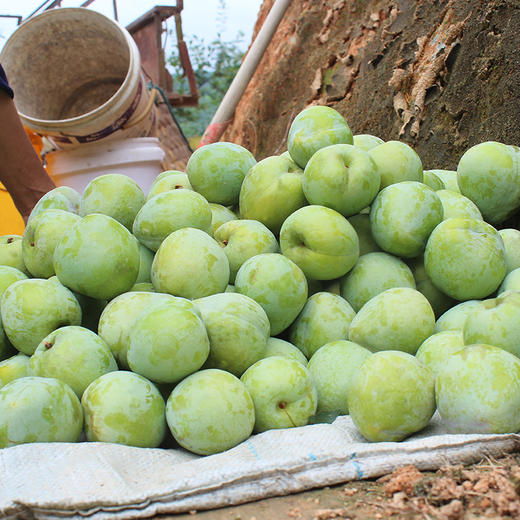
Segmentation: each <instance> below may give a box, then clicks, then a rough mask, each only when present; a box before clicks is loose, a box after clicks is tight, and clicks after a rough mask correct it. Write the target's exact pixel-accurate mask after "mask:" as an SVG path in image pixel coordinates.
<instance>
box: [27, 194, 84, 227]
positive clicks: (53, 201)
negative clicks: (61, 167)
mask: <svg viewBox="0 0 520 520" xmlns="http://www.w3.org/2000/svg"><path fill="white" fill-rule="evenodd" d="M80 202H81V195H80V194H79V193H78V192H77V191H76V190H75V189H74V188H71V187H70V186H58V187H57V188H54V189H53V190H51V191H49V192H47V193H46V194H45V195H44V196H43V197H42V198H41V199H40V200H39V201H38V202H37V203H36V206H34V208H33V210H32V211H31V214H30V216H29V220H28V221H27V223H29V222H30V221H31V219H32V218H34V217H35V216H36V215H38V213H40V212H42V211H44V210H46V209H62V210H64V211H70V212H71V213H76V214H78V213H79V206H80Z"/></svg>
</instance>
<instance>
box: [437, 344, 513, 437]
mask: <svg viewBox="0 0 520 520" xmlns="http://www.w3.org/2000/svg"><path fill="white" fill-rule="evenodd" d="M435 394H436V396H437V407H438V409H439V413H440V416H441V419H442V422H443V423H444V424H445V425H446V428H447V429H448V431H449V432H450V433H516V432H517V431H519V430H520V414H518V410H519V409H520V360H519V359H518V358H517V357H516V356H514V355H513V354H510V353H509V352H506V351H505V350H503V349H501V348H498V347H495V346H490V345H482V344H476V345H469V346H467V347H466V348H464V349H463V350H461V351H459V352H456V353H454V354H452V355H451V356H449V357H448V358H447V360H446V363H445V364H444V365H443V367H442V371H441V372H440V373H439V375H438V376H437V379H436V382H435Z"/></svg>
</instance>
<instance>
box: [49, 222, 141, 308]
mask: <svg viewBox="0 0 520 520" xmlns="http://www.w3.org/2000/svg"><path fill="white" fill-rule="evenodd" d="M139 263H140V259H139V246H138V242H137V240H136V239H135V237H134V236H133V235H132V234H131V233H130V232H129V231H128V229H126V228H125V227H124V226H123V224H121V223H119V222H118V221H117V220H115V219H113V218H112V217H109V216H107V215H101V214H97V213H95V214H92V215H87V216H86V217H83V218H82V219H81V220H80V221H79V222H76V224H74V225H73V226H72V227H71V228H70V229H69V232H68V233H66V234H65V235H64V236H63V237H62V238H61V240H60V241H59V242H58V245H57V246H56V249H55V250H54V270H55V272H56V276H57V277H58V279H59V280H60V282H61V283H62V284H63V285H65V286H67V287H69V288H70V289H72V290H73V291H75V292H78V293H80V294H84V295H85V296H90V297H91V298H95V299H98V300H110V299H112V298H114V297H115V296H117V295H119V294H121V293H124V292H126V291H128V290H129V289H130V287H132V285H134V283H135V280H136V279H137V275H138V274H139Z"/></svg>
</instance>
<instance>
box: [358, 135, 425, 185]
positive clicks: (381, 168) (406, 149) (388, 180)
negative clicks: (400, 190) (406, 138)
mask: <svg viewBox="0 0 520 520" xmlns="http://www.w3.org/2000/svg"><path fill="white" fill-rule="evenodd" d="M368 154H369V155H370V157H371V158H372V160H373V161H374V162H375V164H376V168H377V170H378V172H379V174H380V175H381V187H380V189H383V188H386V187H387V186H390V184H394V183H396V182H402V181H417V182H422V181H423V167H422V162H421V158H420V157H419V156H418V155H417V153H416V152H415V150H414V149H413V148H412V147H411V146H408V145H407V144H406V143H402V142H401V141H387V142H386V143H383V144H380V145H379V146H376V147H374V148H372V149H371V150H369V152H368Z"/></svg>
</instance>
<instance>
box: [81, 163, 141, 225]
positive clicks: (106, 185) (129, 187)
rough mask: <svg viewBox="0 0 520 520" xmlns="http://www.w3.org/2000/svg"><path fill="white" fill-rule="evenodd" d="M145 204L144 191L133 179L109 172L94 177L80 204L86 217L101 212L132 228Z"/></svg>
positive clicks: (82, 214) (82, 213)
mask: <svg viewBox="0 0 520 520" xmlns="http://www.w3.org/2000/svg"><path fill="white" fill-rule="evenodd" d="M143 204H144V192H143V190H142V188H141V187H140V186H139V184H137V182H135V181H134V180H133V179H131V178H130V177H128V176H127V175H121V174H119V173H108V174H106V175H100V176H99V177H96V178H95V179H92V180H91V181H90V182H89V183H88V184H87V187H86V188H85V191H84V192H83V195H82V197H81V202H80V205H79V214H80V215H81V216H82V217H84V216H86V215H90V214H92V213H101V214H103V215H108V216H109V217H112V218H113V219H115V220H117V221H118V222H120V223H121V224H123V226H125V227H126V228H127V229H129V230H132V224H133V222H134V219H135V216H136V215H137V212H138V211H139V210H140V209H141V207H142V206H143Z"/></svg>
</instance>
